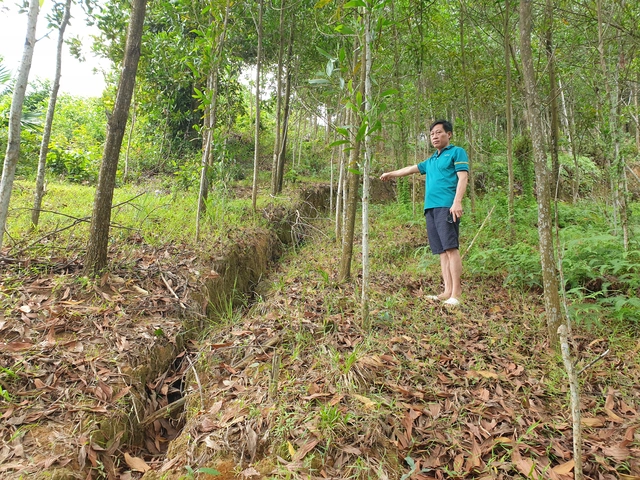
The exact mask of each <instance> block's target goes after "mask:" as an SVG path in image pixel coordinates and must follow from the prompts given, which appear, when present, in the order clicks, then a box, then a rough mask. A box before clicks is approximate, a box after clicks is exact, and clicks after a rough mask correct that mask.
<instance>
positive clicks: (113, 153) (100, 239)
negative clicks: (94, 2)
mask: <svg viewBox="0 0 640 480" xmlns="http://www.w3.org/2000/svg"><path fill="white" fill-rule="evenodd" d="M146 8H147V0H134V2H133V5H132V11H131V20H130V22H129V29H128V31H127V44H126V47H125V53H124V60H123V66H122V73H121V75H120V81H119V82H118V91H117V94H116V101H115V105H114V109H113V113H112V114H111V116H110V117H109V121H108V122H107V139H106V141H105V146H104V153H103V155H102V163H101V165H100V174H99V177H98V186H97V188H96V196H95V199H94V202H93V214H92V216H91V226H90V229H89V244H88V246H87V254H86V257H85V264H84V268H85V272H86V273H89V274H97V273H98V272H100V270H102V269H104V268H105V267H106V266H107V248H108V243H109V225H110V223H111V206H112V203H113V191H114V189H115V184H116V172H117V170H118V159H119V157H120V148H121V147H122V139H123V138H124V131H125V128H126V126H127V117H128V115H129V107H130V106H131V98H132V97H133V88H134V86H135V83H136V72H137V71H138V61H139V60H140V47H141V43H142V27H143V25H144V17H145V12H146Z"/></svg>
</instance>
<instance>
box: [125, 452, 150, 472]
mask: <svg viewBox="0 0 640 480" xmlns="http://www.w3.org/2000/svg"><path fill="white" fill-rule="evenodd" d="M124 461H125V462H127V465H129V467H131V470H133V471H134V472H142V473H145V472H148V471H149V470H151V467H150V466H149V465H147V462H145V461H144V460H143V459H141V458H139V457H132V456H131V455H129V454H128V453H126V452H125V454H124Z"/></svg>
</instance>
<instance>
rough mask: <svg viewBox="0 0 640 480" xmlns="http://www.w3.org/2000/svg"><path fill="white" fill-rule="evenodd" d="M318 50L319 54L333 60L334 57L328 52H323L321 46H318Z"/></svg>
mask: <svg viewBox="0 0 640 480" xmlns="http://www.w3.org/2000/svg"><path fill="white" fill-rule="evenodd" d="M316 50H318V52H320V55H322V56H324V57H327V58H328V59H329V60H333V56H332V55H331V54H330V53H329V52H327V51H326V50H323V49H322V48H320V47H319V46H317V45H316Z"/></svg>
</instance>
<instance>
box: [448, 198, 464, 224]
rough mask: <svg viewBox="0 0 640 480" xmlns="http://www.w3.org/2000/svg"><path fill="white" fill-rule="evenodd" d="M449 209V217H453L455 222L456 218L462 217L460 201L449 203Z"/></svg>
mask: <svg viewBox="0 0 640 480" xmlns="http://www.w3.org/2000/svg"><path fill="white" fill-rule="evenodd" d="M449 211H450V212H451V217H452V218H453V221H454V222H457V221H458V219H459V218H460V217H462V214H463V213H464V212H463V211H462V202H453V205H451V208H450V209H449Z"/></svg>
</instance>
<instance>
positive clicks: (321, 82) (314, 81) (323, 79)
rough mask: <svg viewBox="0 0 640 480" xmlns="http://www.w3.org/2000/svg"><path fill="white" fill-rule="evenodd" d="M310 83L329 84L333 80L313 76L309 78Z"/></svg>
mask: <svg viewBox="0 0 640 480" xmlns="http://www.w3.org/2000/svg"><path fill="white" fill-rule="evenodd" d="M309 83H310V84H311V85H328V84H330V83H331V82H330V81H329V80H327V79H326V78H312V79H311V80H309Z"/></svg>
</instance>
